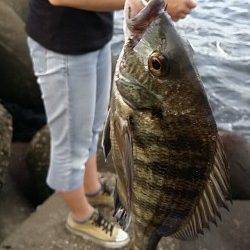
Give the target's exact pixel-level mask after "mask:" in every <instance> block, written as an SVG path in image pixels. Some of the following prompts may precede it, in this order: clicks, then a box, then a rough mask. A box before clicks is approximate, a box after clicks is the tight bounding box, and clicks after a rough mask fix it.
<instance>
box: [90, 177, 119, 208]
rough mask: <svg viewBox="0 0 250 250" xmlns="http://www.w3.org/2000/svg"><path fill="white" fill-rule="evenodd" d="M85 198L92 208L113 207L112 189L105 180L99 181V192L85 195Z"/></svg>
mask: <svg viewBox="0 0 250 250" xmlns="http://www.w3.org/2000/svg"><path fill="white" fill-rule="evenodd" d="M86 197H87V199H88V201H89V203H90V204H91V205H92V206H93V207H95V206H107V207H111V208H113V207H114V189H113V188H112V187H110V185H109V184H108V181H107V180H106V179H105V178H104V179H103V180H102V181H101V188H100V190H99V191H97V192H96V193H94V194H86Z"/></svg>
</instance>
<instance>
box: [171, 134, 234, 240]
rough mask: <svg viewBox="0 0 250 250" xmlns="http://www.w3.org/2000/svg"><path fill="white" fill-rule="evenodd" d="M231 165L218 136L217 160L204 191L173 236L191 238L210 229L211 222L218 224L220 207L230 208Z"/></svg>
mask: <svg viewBox="0 0 250 250" xmlns="http://www.w3.org/2000/svg"><path fill="white" fill-rule="evenodd" d="M228 200H230V195H229V167H228V163H227V160H226V156H225V153H224V151H223V145H222V143H221V140H220V138H219V137H218V138H217V145H216V154H215V162H214V165H213V167H212V170H211V173H210V176H209V178H208V180H207V183H206V184H205V188H204V191H203V193H202V195H201V197H200V199H199V201H198V202H197V205H196V206H195V208H194V209H193V213H192V214H191V215H190V216H189V219H188V221H187V222H186V223H185V225H184V226H182V227H181V229H180V230H179V231H178V232H177V233H175V234H174V235H173V236H174V237H175V238H178V239H181V240H190V239H193V238H195V237H197V235H198V234H199V233H200V234H203V230H204V228H208V229H209V223H210V222H213V223H214V224H215V225H217V221H216V218H217V217H218V218H219V219H221V215H220V211H219V210H220V208H221V207H224V208H226V209H228V206H227V203H228V202H227V201H228Z"/></svg>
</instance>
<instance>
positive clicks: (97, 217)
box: [92, 212, 114, 236]
mask: <svg viewBox="0 0 250 250" xmlns="http://www.w3.org/2000/svg"><path fill="white" fill-rule="evenodd" d="M92 224H94V225H96V226H98V227H101V228H102V230H104V231H105V232H106V233H107V234H108V233H109V234H110V236H112V234H113V229H114V224H113V223H112V222H110V221H109V220H107V219H105V218H104V217H103V215H101V214H99V213H98V212H96V213H94V214H93V218H92Z"/></svg>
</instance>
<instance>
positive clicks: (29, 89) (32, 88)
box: [0, 1, 42, 109]
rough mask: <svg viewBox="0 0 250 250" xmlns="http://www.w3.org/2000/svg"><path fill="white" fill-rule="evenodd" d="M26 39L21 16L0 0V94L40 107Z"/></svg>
mask: <svg viewBox="0 0 250 250" xmlns="http://www.w3.org/2000/svg"><path fill="white" fill-rule="evenodd" d="M16 6H17V5H16ZM26 39H27V37H26V33H25V24H24V22H23V20H22V19H21V18H20V17H19V16H18V15H17V13H16V12H15V10H14V9H13V8H12V6H11V5H7V4H6V2H5V1H0V83H1V84H0V98H1V99H2V100H3V101H5V102H12V103H16V104H19V105H21V106H23V107H26V108H32V109H36V108H37V109H39V108H41V107H42V100H41V97H40V90H39V87H38V85H37V84H36V78H35V76H34V74H33V69H32V63H31V60H30V56H29V51H28V47H27V44H26Z"/></svg>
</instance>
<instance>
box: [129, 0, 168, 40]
mask: <svg viewBox="0 0 250 250" xmlns="http://www.w3.org/2000/svg"><path fill="white" fill-rule="evenodd" d="M145 2H146V1H142V3H143V4H144V5H145ZM164 9H165V1H164V0H151V1H149V2H148V3H147V4H146V6H145V7H144V8H143V9H142V10H141V11H139V12H138V13H137V14H136V15H135V16H133V17H132V16H131V7H130V6H127V7H125V24H126V28H127V29H128V31H129V35H130V37H132V38H134V37H137V38H140V37H141V35H142V34H143V33H144V31H145V30H146V29H147V27H148V26H149V25H150V24H151V23H152V22H153V21H154V20H155V19H156V18H157V17H158V16H159V15H160V13H162V12H164Z"/></svg>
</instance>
